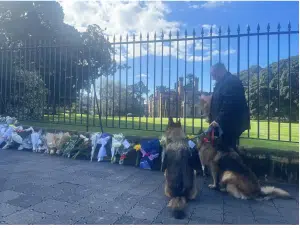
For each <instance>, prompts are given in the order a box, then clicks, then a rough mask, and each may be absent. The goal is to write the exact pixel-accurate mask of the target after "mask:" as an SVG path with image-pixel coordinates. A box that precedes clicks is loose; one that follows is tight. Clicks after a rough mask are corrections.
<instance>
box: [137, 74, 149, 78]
mask: <svg viewBox="0 0 300 228" xmlns="http://www.w3.org/2000/svg"><path fill="white" fill-rule="evenodd" d="M135 77H137V78H140V77H141V78H147V74H143V73H141V74H137V75H136V76H135ZM148 77H149V75H148Z"/></svg>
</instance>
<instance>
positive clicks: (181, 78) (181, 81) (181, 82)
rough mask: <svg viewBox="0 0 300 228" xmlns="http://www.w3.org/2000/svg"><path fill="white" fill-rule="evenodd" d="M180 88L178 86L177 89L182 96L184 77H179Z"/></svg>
mask: <svg viewBox="0 0 300 228" xmlns="http://www.w3.org/2000/svg"><path fill="white" fill-rule="evenodd" d="M178 84H179V85H178V88H177V90H178V94H179V96H181V95H182V94H183V92H184V91H183V77H180V78H179V81H178Z"/></svg>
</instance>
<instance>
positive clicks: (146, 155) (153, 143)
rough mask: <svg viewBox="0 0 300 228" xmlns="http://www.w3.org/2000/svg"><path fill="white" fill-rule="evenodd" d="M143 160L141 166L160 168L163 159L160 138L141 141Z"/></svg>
mask: <svg viewBox="0 0 300 228" xmlns="http://www.w3.org/2000/svg"><path fill="white" fill-rule="evenodd" d="M140 151H141V155H142V158H141V161H140V168H142V169H149V170H159V169H160V166H161V161H160V159H159V156H160V155H161V146H160V141H159V140H158V139H153V140H143V141H141V150H140Z"/></svg>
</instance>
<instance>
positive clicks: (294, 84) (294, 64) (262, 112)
mask: <svg viewBox="0 0 300 228" xmlns="http://www.w3.org/2000/svg"><path fill="white" fill-rule="evenodd" d="M298 59H299V56H293V57H291V58H290V74H289V60H288V59H283V60H280V61H279V63H278V62H275V63H272V64H270V65H269V69H268V67H266V68H261V67H259V68H258V67H257V66H252V67H250V69H249V89H248V71H247V70H246V71H242V72H240V78H241V80H242V81H243V83H244V86H245V88H246V89H245V92H246V97H247V98H248V100H249V108H250V113H251V117H252V118H253V119H256V118H258V114H259V118H260V119H267V117H268V114H269V116H270V118H271V119H278V118H280V119H281V120H282V121H288V120H291V121H295V122H296V121H298V120H299V60H298ZM278 67H279V72H278ZM258 70H259V81H258ZM290 79H291V82H290ZM289 85H291V89H289ZM258 86H259V89H258ZM258 91H259V92H258ZM290 92H291V96H290ZM248 93H249V97H248ZM269 101H270V102H269ZM290 103H291V106H290ZM290 107H291V109H290ZM290 111H291V113H290ZM290 114H291V115H290Z"/></svg>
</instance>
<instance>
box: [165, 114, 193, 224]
mask: <svg viewBox="0 0 300 228" xmlns="http://www.w3.org/2000/svg"><path fill="white" fill-rule="evenodd" d="M165 137H166V146H165V155H164V159H163V162H164V164H163V166H164V167H165V173H164V175H165V195H166V196H167V197H170V198H171V200H170V201H169V204H168V207H169V208H170V209H171V211H172V214H173V216H174V217H175V218H176V219H183V218H184V217H185V213H184V208H185V207H186V204H187V201H188V200H193V199H195V198H196V196H197V193H198V186H197V179H196V172H195V171H194V169H193V168H192V166H191V151H190V148H189V145H188V140H187V139H186V135H185V133H184V131H183V130H182V128H181V123H180V120H179V121H178V122H176V123H174V122H173V119H172V118H171V117H170V118H169V123H168V126H167V129H166V132H165Z"/></svg>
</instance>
